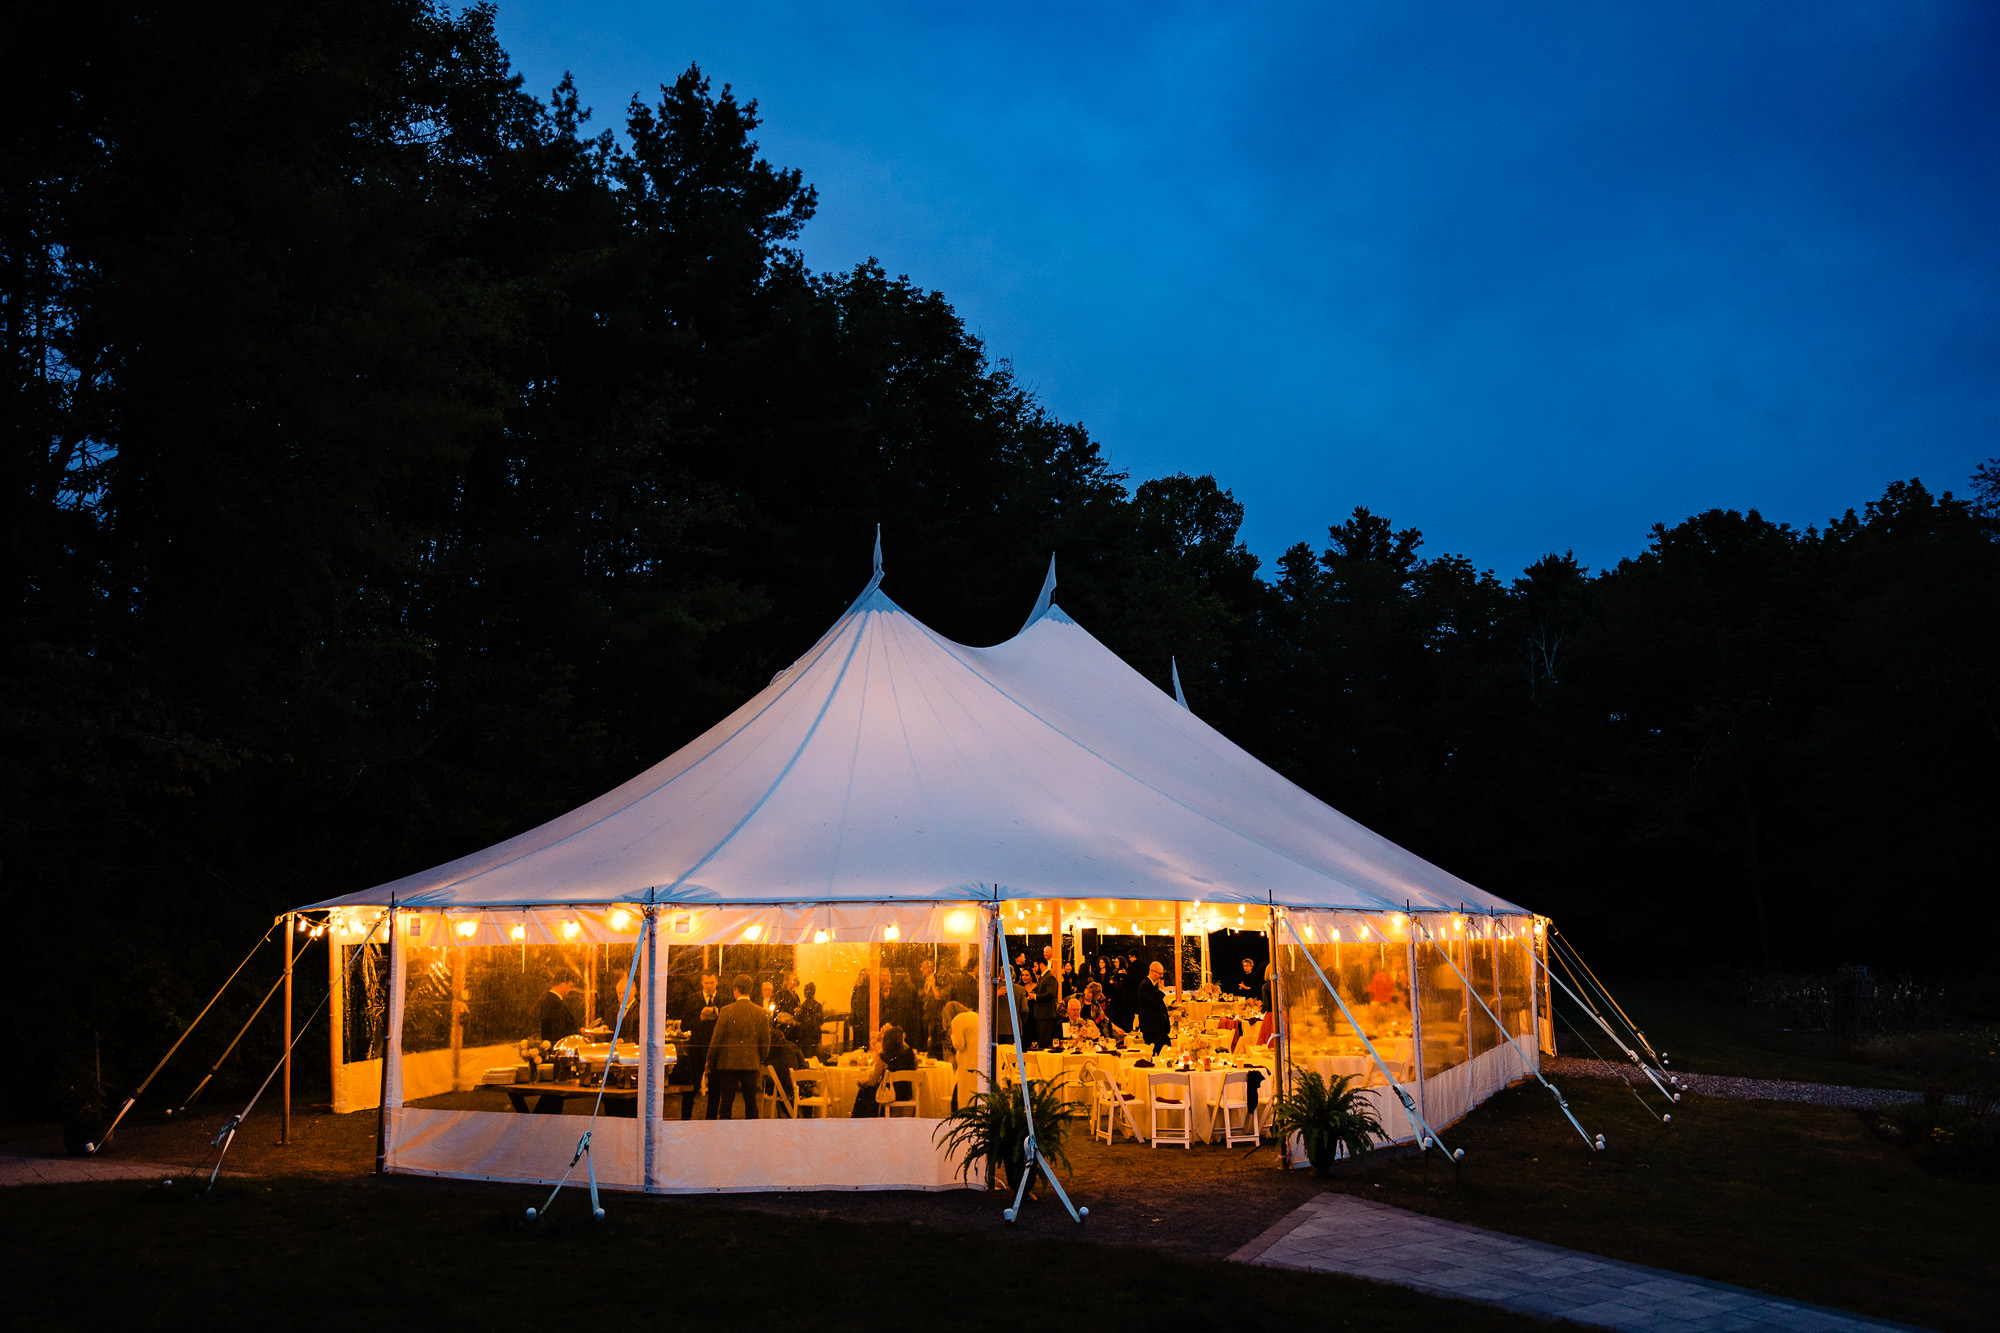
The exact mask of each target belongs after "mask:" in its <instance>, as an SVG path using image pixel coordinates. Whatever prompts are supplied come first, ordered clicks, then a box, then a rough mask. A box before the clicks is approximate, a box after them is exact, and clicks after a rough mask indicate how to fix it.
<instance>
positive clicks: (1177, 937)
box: [1174, 902, 1182, 1004]
mask: <svg viewBox="0 0 2000 1333" xmlns="http://www.w3.org/2000/svg"><path fill="white" fill-rule="evenodd" d="M1181 944H1182V940H1181V905H1180V904H1179V903H1178V902H1176V903H1175V904H1174V1003H1175V1004H1179V1003H1180V1002H1181Z"/></svg>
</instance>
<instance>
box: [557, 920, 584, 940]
mask: <svg viewBox="0 0 2000 1333" xmlns="http://www.w3.org/2000/svg"><path fill="white" fill-rule="evenodd" d="M581 934H583V923H582V922H580V921H565V922H563V923H562V937H563V938H564V939H566V940H574V939H575V938H576V937H577V936H579V935H581Z"/></svg>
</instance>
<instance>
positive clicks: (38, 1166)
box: [0, 1153, 187, 1187]
mask: <svg viewBox="0 0 2000 1333" xmlns="http://www.w3.org/2000/svg"><path fill="white" fill-rule="evenodd" d="M185 1175H187V1169H186V1168H185V1167H178V1166H166V1165H163V1164H162V1163H159V1162H134V1161H130V1160H128V1159H125V1158H120V1157H66V1156H65V1157H57V1156H53V1155H47V1156H42V1155H32V1156H24V1155H22V1154H18V1153H0V1187H4V1186H7V1185H74V1184H76V1183H77V1182H78V1181H85V1180H168V1179H172V1178H174V1177H177V1176H185Z"/></svg>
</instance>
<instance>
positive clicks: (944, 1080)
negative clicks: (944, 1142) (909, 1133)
mask: <svg viewBox="0 0 2000 1333" xmlns="http://www.w3.org/2000/svg"><path fill="white" fill-rule="evenodd" d="M870 1068H872V1066H871V1065H834V1066H832V1067H830V1068H823V1069H794V1070H793V1071H792V1080H793V1083H794V1085H796V1084H797V1082H798V1081H799V1080H800V1079H807V1078H817V1079H819V1080H820V1091H821V1092H822V1093H824V1094H825V1095H826V1096H827V1097H828V1098H829V1099H830V1105H828V1107H827V1108H826V1110H827V1114H828V1115H830V1116H833V1117H835V1118H837V1119H845V1118H846V1117H847V1116H849V1115H851V1114H853V1111H854V1093H855V1090H856V1089H857V1088H859V1087H860V1086H861V1080H862V1079H863V1078H864V1077H865V1076H866V1075H867V1073H868V1071H869V1069H870ZM916 1072H917V1115H918V1117H919V1118H921V1119H924V1120H940V1119H943V1118H944V1117H945V1116H946V1115H949V1114H950V1113H951V1087H952V1082H953V1080H954V1079H955V1078H956V1077H957V1075H955V1074H954V1073H953V1072H952V1068H951V1066H950V1065H948V1064H935V1065H932V1066H930V1067H929V1068H927V1069H926V1068H919V1069H918V1070H917V1071H916Z"/></svg>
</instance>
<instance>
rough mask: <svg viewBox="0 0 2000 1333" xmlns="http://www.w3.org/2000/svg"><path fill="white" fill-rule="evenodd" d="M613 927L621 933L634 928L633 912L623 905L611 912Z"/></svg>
mask: <svg viewBox="0 0 2000 1333" xmlns="http://www.w3.org/2000/svg"><path fill="white" fill-rule="evenodd" d="M611 928H612V929H613V930H615V931H618V932H620V933H621V934H622V933H623V932H625V931H628V930H630V929H632V914H631V913H630V912H628V911H626V910H625V909H624V908H622V907H621V908H618V909H617V910H616V911H614V912H613V913H612V914H611Z"/></svg>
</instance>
